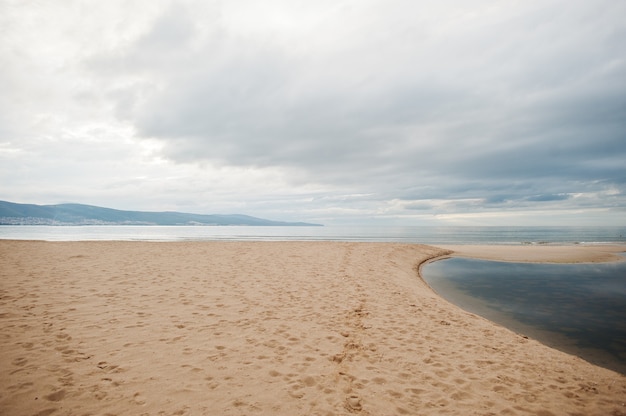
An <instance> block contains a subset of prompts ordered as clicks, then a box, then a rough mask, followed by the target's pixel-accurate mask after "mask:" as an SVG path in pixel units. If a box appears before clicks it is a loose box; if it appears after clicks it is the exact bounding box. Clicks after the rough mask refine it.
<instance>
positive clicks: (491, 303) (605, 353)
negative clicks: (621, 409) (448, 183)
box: [422, 258, 626, 374]
mask: <svg viewBox="0 0 626 416" xmlns="http://www.w3.org/2000/svg"><path fill="white" fill-rule="evenodd" d="M422 275H423V277H424V279H425V280H426V281H427V282H428V284H429V285H431V287H432V288H433V289H434V290H435V291H436V292H438V293H439V294H440V295H441V296H443V297H444V298H447V299H448V300H450V301H451V302H453V303H455V304H457V305H459V306H461V307H462V308H464V309H466V310H468V311H470V312H472V313H476V314H478V315H482V316H484V317H486V318H488V319H490V320H492V321H495V322H497V323H500V324H501V325H503V326H506V327H509V328H510V329H513V330H514V331H516V332H519V333H522V334H526V335H529V336H531V337H533V338H535V339H538V340H540V341H542V342H544V343H546V344H548V345H551V346H553V347H555V348H559V349H562V350H564V351H567V352H570V353H573V354H576V355H578V356H580V357H582V358H584V359H586V360H588V361H590V362H593V363H595V364H598V365H601V366H604V367H607V368H611V369H613V370H616V371H619V372H621V373H622V374H626V262H616V263H599V264H528V263H505V262H493V261H483V260H473V259H461V258H452V259H447V260H441V261H437V262H434V263H430V264H427V265H426V266H425V267H423V268H422Z"/></svg>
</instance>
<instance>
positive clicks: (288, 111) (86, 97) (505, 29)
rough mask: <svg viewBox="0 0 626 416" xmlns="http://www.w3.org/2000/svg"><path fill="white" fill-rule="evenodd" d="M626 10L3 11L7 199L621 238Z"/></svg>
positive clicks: (455, 0) (561, 1) (572, 5)
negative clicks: (600, 228)
mask: <svg viewBox="0 0 626 416" xmlns="http://www.w3.org/2000/svg"><path fill="white" fill-rule="evenodd" d="M624 45H626V2H624V1H622V0H596V1H588V0H568V1H565V0H524V1H515V0H510V1H506V0H499V1H487V0H485V1H482V0H440V1H436V2H432V1H422V0H384V1H383V0H358V1H356V0H354V1H341V0H333V1H327V0H317V1H300V0H266V1H262V2H261V1H254V0H228V1H226V0H224V1H210V0H208V1H207V0H198V1H191V0H190V1H159V0H146V1H141V0H136V1H135V0H131V1H129V0H123V1H120V0H107V1H100V2H94V1H78V0H60V1H54V2H50V1H44V0H40V1H37V0H32V1H28V0H0V91H1V93H0V199H2V200H8V201H12V202H19V203H35V204H56V203H64V202H76V203H85V204H91V205H99V206H105V207H110V208H117V209H129V210H146V211H166V210H168V211H182V212H192V213H200V214H216V213H220V214H233V213H239V214H247V215H253V216H257V217H262V218H268V219H275V220H297V221H309V222H317V223H323V224H326V225H331V224H377V225H539V226H543V225H608V226H611V225H620V226H624V225H626V49H625V46H624Z"/></svg>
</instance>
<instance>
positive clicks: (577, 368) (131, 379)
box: [0, 240, 626, 416]
mask: <svg viewBox="0 0 626 416" xmlns="http://www.w3.org/2000/svg"><path fill="white" fill-rule="evenodd" d="M545 248H547V247H540V249H545ZM456 249H457V250H459V249H458V248H456ZM465 249H466V250H469V249H468V248H467V247H465ZM452 250H453V248H450V247H442V248H438V247H431V246H424V245H418V244H395V243H353V242H293V241H292V242H168V243H156V242H112V241H102V242H42V241H9V240H0V329H1V331H0V334H1V336H0V352H1V354H0V371H1V373H2V374H3V376H2V377H1V378H0V414H7V415H9V414H10V415H56V414H58V415H100V414H110V415H126V414H136V415H161V414H165V415H351V414H361V415H398V414H410V415H528V414H535V415H544V416H549V415H564V414H566V415H607V414H613V415H620V414H622V415H623V414H626V407H625V401H626V400H625V398H626V377H624V376H622V375H620V374H618V373H616V372H613V371H610V370H607V369H604V368H601V367H597V366H594V365H592V364H590V363H588V362H586V361H584V360H582V359H580V358H578V357H575V356H572V355H568V354H566V353H564V352H560V351H557V350H554V349H552V348H549V347H547V346H545V345H543V344H541V343H539V342H537V341H535V340H533V339H529V338H527V337H524V336H521V335H519V334H516V333H514V332H512V331H510V330H508V329H506V328H503V327H501V326H498V325H496V324H494V323H492V322H490V321H488V320H486V319H484V318H481V317H479V316H476V315H473V314H470V313H468V312H465V311H463V310H462V309H460V308H458V307H456V306H454V305H452V304H450V303H449V302H447V301H445V300H443V299H442V298H440V297H439V296H438V295H436V294H435V293H434V292H433V291H432V290H431V289H430V288H429V287H428V286H427V285H426V284H425V283H424V282H423V281H422V279H421V278H420V277H419V274H418V270H419V265H420V264H423V263H424V262H426V261H428V260H430V259H433V258H437V257H439V256H446V255H450V254H451V251H452ZM462 250H463V249H460V250H459V252H458V253H461V252H463V251H462ZM478 250H479V251H480V252H481V253H484V252H486V250H485V249H484V248H482V249H478ZM498 250H501V249H498ZM576 250H579V249H578V248H576ZM621 250H622V251H623V247H622V248H621ZM487 251H488V250H487ZM585 251H588V250H586V249H585V247H583V250H581V251H580V252H578V251H577V253H576V255H575V256H574V257H575V258H576V259H581V258H583V257H581V256H582V252H585ZM616 252H619V250H617V251H614V252H612V253H616ZM554 254H555V253H551V254H550V255H547V258H546V257H543V258H542V259H543V260H541V261H547V260H550V259H552V260H555V259H556V261H564V258H563V257H559V256H556V257H554V256H553V255H554ZM455 255H456V254H455ZM463 255H470V254H469V253H468V252H467V251H465V252H463ZM498 255H499V256H500V259H501V260H506V259H509V257H507V256H508V255H505V254H503V252H502V251H499V254H498ZM550 256H553V257H550ZM585 256H586V255H585ZM591 257H592V258H594V259H599V257H594V256H591ZM532 258H533V259H534V261H539V260H537V257H534V256H533V257H532ZM584 259H585V261H593V260H590V259H589V258H587V257H584Z"/></svg>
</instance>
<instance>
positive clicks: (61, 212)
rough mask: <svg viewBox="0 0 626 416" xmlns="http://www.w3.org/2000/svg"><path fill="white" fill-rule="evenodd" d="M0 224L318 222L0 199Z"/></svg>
mask: <svg viewBox="0 0 626 416" xmlns="http://www.w3.org/2000/svg"><path fill="white" fill-rule="evenodd" d="M0 225H273V226H320V225H321V224H309V223H306V222H285V221H271V220H265V219H262V218H256V217H250V216H248V215H237V214H234V215H201V214H186V213H182V212H145V211H121V210H117V209H111V208H102V207H96V206H93V205H83V204H58V205H34V204H16V203H14V202H7V201H0Z"/></svg>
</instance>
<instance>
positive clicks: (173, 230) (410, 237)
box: [0, 225, 626, 245]
mask: <svg viewBox="0 0 626 416" xmlns="http://www.w3.org/2000/svg"><path fill="white" fill-rule="evenodd" d="M0 239H15V240H46V241H89V240H121V241H222V240H232V241H248V240H252V241H355V242H400V243H419V244H434V245H436V244H513V245H518V244H612V243H626V227H516V226H510V227H471V226H461V227H456V226H324V227H303V226H297V227H292V226H280V227H275V226H146V225H144V226H126V225H121V226H116V225H101V226H92V225H89V226H44V225H33V226H30V225H17V226H11V225H2V226H0Z"/></svg>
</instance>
